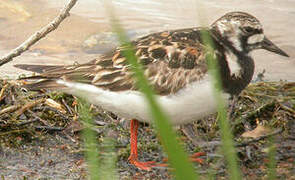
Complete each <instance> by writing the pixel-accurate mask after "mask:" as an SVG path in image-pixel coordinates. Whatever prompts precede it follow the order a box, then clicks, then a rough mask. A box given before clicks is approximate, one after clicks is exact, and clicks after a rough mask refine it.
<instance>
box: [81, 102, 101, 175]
mask: <svg viewBox="0 0 295 180" xmlns="http://www.w3.org/2000/svg"><path fill="white" fill-rule="evenodd" d="M78 104H79V111H78V112H79V116H80V119H81V120H82V121H83V124H84V126H85V129H84V130H83V132H82V133H83V134H82V135H83V139H84V145H85V155H86V161H87V163H88V171H89V177H90V179H94V180H98V179H100V178H99V174H100V172H99V157H98V149H97V143H96V135H95V132H94V131H93V130H91V128H92V127H93V118H92V116H91V112H90V105H89V104H88V103H87V102H86V101H84V100H82V99H79V100H78Z"/></svg>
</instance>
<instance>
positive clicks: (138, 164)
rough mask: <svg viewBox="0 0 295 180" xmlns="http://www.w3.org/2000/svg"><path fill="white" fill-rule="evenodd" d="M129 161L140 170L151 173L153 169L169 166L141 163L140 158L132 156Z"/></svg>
mask: <svg viewBox="0 0 295 180" xmlns="http://www.w3.org/2000/svg"><path fill="white" fill-rule="evenodd" d="M128 160H129V162H130V164H133V165H134V166H135V167H137V168H138V169H141V170H146V171H150V170H151V169H152V168H153V167H166V166H168V165H167V164H161V163H157V162H156V161H146V162H142V161H139V160H138V158H137V157H134V156H130V157H129V158H128Z"/></svg>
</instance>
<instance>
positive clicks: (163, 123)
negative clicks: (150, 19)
mask: <svg viewBox="0 0 295 180" xmlns="http://www.w3.org/2000/svg"><path fill="white" fill-rule="evenodd" d="M107 10H108V12H109V14H110V17H111V23H112V28H113V29H114V31H115V32H116V33H117V37H118V40H119V42H120V44H121V45H122V46H124V47H125V48H124V52H123V53H124V56H125V57H126V58H127V59H128V62H129V64H130V65H131V67H132V70H133V72H134V74H135V78H136V80H137V83H138V87H139V88H140V90H141V91H142V93H143V94H144V95H145V98H146V101H147V103H148V104H149V107H150V112H151V115H152V117H153V119H154V124H155V127H156V130H157V132H158V133H159V135H160V137H161V142H162V145H163V147H164V150H165V151H166V153H167V154H168V159H169V163H170V164H171V166H172V167H173V168H174V171H173V173H174V175H175V179H182V180H183V179H186V180H190V179H198V175H197V174H196V172H195V171H194V168H193V165H192V163H190V162H189V160H188V156H187V154H186V153H185V151H184V149H183V147H182V146H181V145H180V143H179V142H178V140H177V138H176V133H175V132H174V131H173V129H172V126H171V124H170V121H169V120H168V117H167V116H166V115H165V114H164V113H163V111H162V110H161V108H160V107H159V105H158V104H157V102H156V98H155V96H154V93H153V90H152V88H151V87H150V85H149V83H148V81H147V79H146V78H145V76H144V73H143V70H142V68H141V65H140V64H139V63H138V61H137V57H136V56H135V52H134V48H133V47H132V45H131V43H130V41H129V39H128V37H127V35H126V33H125V32H124V30H123V29H122V27H121V26H120V25H119V23H118V21H117V20H116V19H115V16H114V15H113V13H112V9H111V8H108V9H107Z"/></svg>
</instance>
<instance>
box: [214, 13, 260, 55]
mask: <svg viewBox="0 0 295 180" xmlns="http://www.w3.org/2000/svg"><path fill="white" fill-rule="evenodd" d="M212 26H213V27H215V28H216V29H217V30H218V31H219V33H220V35H221V37H223V39H224V40H226V41H228V42H229V43H230V44H231V46H232V47H233V48H234V49H235V50H237V51H239V52H246V53H248V52H250V51H251V50H254V49H258V48H260V44H261V42H262V41H263V40H264V34H263V30H262V25H261V24H260V22H259V21H258V20H257V19H256V18H255V17H254V16H251V15H249V14H247V13H244V12H234V13H228V14H226V15H224V16H223V17H221V18H220V19H218V20H217V21H216V22H215V23H213V24H212Z"/></svg>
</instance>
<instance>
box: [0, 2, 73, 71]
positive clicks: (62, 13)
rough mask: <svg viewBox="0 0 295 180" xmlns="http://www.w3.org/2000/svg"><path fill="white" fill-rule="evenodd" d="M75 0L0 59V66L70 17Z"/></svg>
mask: <svg viewBox="0 0 295 180" xmlns="http://www.w3.org/2000/svg"><path fill="white" fill-rule="evenodd" d="M76 2H77V0H69V1H68V3H67V5H66V6H65V7H64V8H63V9H62V10H61V11H60V13H59V15H58V16H57V17H56V18H55V19H54V20H53V21H52V22H50V23H49V24H47V25H46V26H45V27H43V28H42V29H40V30H39V31H37V32H35V33H34V34H33V35H32V36H31V37H29V38H28V39H27V40H26V41H25V42H23V43H22V44H21V45H19V46H18V47H17V48H15V49H14V50H12V51H10V52H9V53H8V54H6V55H4V56H3V57H1V58H0V66H2V65H3V64H6V63H8V62H10V61H12V59H13V58H15V57H17V56H19V55H21V54H22V53H23V52H25V51H27V50H28V49H29V48H30V47H31V46H32V45H34V44H35V43H36V42H38V41H39V40H40V39H42V38H43V37H45V36H46V35H47V34H48V33H50V32H51V31H53V30H55V29H56V28H57V27H58V26H59V24H60V23H61V22H62V21H63V20H64V19H65V18H67V17H68V16H69V15H70V13H69V12H70V10H71V9H72V7H73V6H74V5H75V4H76Z"/></svg>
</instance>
